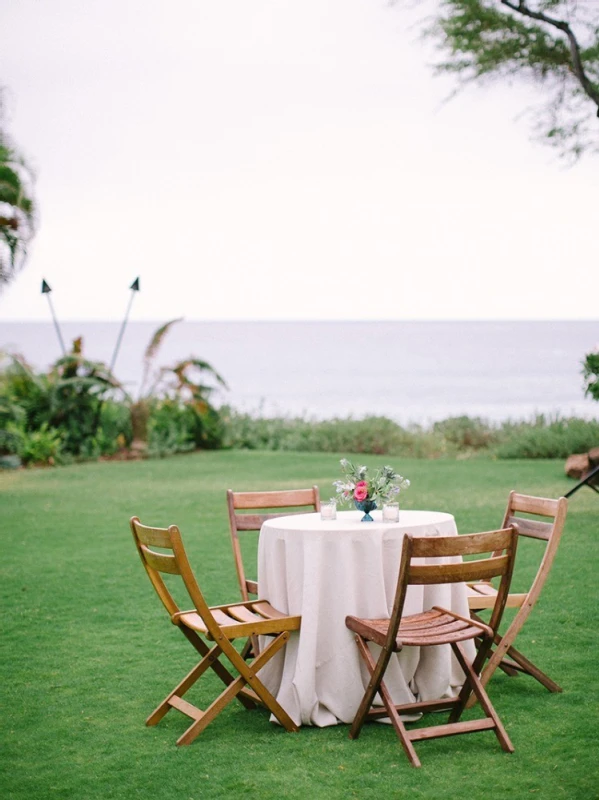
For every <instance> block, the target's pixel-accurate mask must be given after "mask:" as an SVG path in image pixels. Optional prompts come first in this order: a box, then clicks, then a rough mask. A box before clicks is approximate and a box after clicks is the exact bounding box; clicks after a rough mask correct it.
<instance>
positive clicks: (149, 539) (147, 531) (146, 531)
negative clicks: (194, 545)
mask: <svg viewBox="0 0 599 800" xmlns="http://www.w3.org/2000/svg"><path fill="white" fill-rule="evenodd" d="M137 538H138V539H139V541H140V542H141V543H142V544H147V545H150V547H164V548H165V549H169V550H172V547H173V546H172V544H171V537H170V536H169V533H168V531H167V530H165V529H164V528H149V527H147V526H146V525H138V526H137Z"/></svg>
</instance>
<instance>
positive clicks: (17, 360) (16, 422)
mask: <svg viewBox="0 0 599 800" xmlns="http://www.w3.org/2000/svg"><path fill="white" fill-rule="evenodd" d="M7 361H8V364H7V366H6V368H5V369H4V370H3V371H2V373H1V376H0V418H6V421H7V423H11V424H7V430H8V433H9V434H11V432H12V438H13V440H14V441H15V442H18V443H19V444H18V450H17V452H19V454H20V455H22V456H24V454H23V452H21V451H22V450H23V448H24V447H25V444H24V440H23V437H22V436H21V437H20V438H19V436H18V435H17V431H21V433H22V434H26V435H27V436H29V434H32V433H34V432H36V433H40V432H41V438H39V437H38V439H36V440H34V441H33V445H34V446H35V448H36V451H35V453H36V454H35V458H36V459H37V453H38V452H39V453H43V452H44V448H46V450H47V451H48V453H49V454H50V455H51V456H52V458H53V459H54V460H56V459H57V456H58V455H59V452H58V450H57V449H56V442H58V440H60V448H59V450H60V453H68V454H70V455H72V456H75V457H81V458H89V457H92V456H94V455H95V456H97V455H100V454H101V453H102V452H106V451H110V450H112V449H114V446H113V444H112V443H109V442H107V441H106V436H105V435H103V434H102V433H101V432H100V427H101V426H100V422H101V414H102V404H103V400H104V399H105V398H106V397H107V396H108V395H109V394H110V393H112V392H114V391H115V390H116V391H118V390H120V384H119V383H118V381H116V380H115V378H114V377H113V376H112V375H111V374H110V371H109V370H108V368H107V367H106V366H105V365H104V364H101V363H98V362H93V361H89V360H87V359H85V358H84V357H83V354H82V341H81V339H76V340H75V341H74V342H73V350H72V352H70V353H68V354H67V355H66V356H63V357H62V358H60V359H59V360H58V361H57V362H56V363H55V364H54V365H53V366H52V367H51V368H50V370H49V371H48V372H47V373H46V374H40V375H37V374H35V372H34V371H33V370H32V369H31V367H30V366H29V365H28V364H27V362H26V361H25V360H24V359H23V358H22V357H21V356H19V355H8V356H7ZM55 434H57V436H58V438H57V436H56V435H55ZM26 438H27V437H26ZM5 439H6V437H5ZM46 443H47V444H46ZM4 446H5V447H6V446H7V444H6V441H5V445H4ZM32 458H33V457H32ZM24 460H27V458H26V454H25V456H24ZM30 460H32V459H30Z"/></svg>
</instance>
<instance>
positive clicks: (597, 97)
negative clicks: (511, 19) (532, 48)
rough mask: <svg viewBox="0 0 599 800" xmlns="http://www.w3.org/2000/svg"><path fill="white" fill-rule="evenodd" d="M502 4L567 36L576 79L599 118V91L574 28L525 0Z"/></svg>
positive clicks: (511, 0)
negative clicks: (585, 68) (586, 71)
mask: <svg viewBox="0 0 599 800" xmlns="http://www.w3.org/2000/svg"><path fill="white" fill-rule="evenodd" d="M500 2H501V4H502V5H504V6H507V7H508V8H510V9H511V10H512V11H515V12H516V13H517V14H522V15H523V16H525V17H530V19H536V20H538V21H539V22H546V23H547V25H552V26H553V27H554V28H557V29H558V30H560V31H562V32H563V33H565V34H566V36H567V37H568V41H569V43H570V52H571V53H572V68H573V70H574V74H575V75H576V78H577V79H578V82H579V83H580V85H581V87H582V89H583V91H584V93H585V94H586V95H587V96H588V97H589V98H590V99H591V100H592V101H593V103H595V105H596V106H597V116H598V117H599V91H597V90H596V89H595V87H594V86H593V84H592V83H591V81H590V80H589V79H588V77H587V75H586V73H585V71H584V67H583V64H582V59H581V57H580V45H579V44H578V40H577V39H576V36H575V35H574V33H573V31H572V28H571V27H570V26H569V25H568V23H567V22H564V20H561V19H555V17H550V16H548V15H547V14H544V13H543V12H542V11H533V10H532V9H530V8H529V7H528V6H527V5H526V3H525V0H518V2H517V3H516V2H513V0H500Z"/></svg>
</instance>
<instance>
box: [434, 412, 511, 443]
mask: <svg viewBox="0 0 599 800" xmlns="http://www.w3.org/2000/svg"><path fill="white" fill-rule="evenodd" d="M433 432H434V433H437V434H440V435H441V436H442V437H443V438H444V439H446V440H447V442H450V443H451V444H453V445H455V446H456V448H457V449H458V450H469V449H472V450H483V449H486V448H488V447H490V446H491V445H493V444H495V443H496V442H497V440H498V432H497V430H496V429H495V428H493V427H492V426H491V424H490V423H489V422H487V421H486V420H483V419H481V418H480V417H466V416H461V417H449V418H448V419H444V420H442V421H441V422H435V423H434V425H433Z"/></svg>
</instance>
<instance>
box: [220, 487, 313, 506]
mask: <svg viewBox="0 0 599 800" xmlns="http://www.w3.org/2000/svg"><path fill="white" fill-rule="evenodd" d="M315 489H316V487H314V486H313V487H312V488H311V489H281V490H280V491H276V492H232V494H233V508H236V509H238V508H241V509H251V508H285V507H286V506H289V507H293V506H314V504H315V502H314V501H315V492H314V490H315ZM317 496H318V492H316V497H317Z"/></svg>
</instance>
